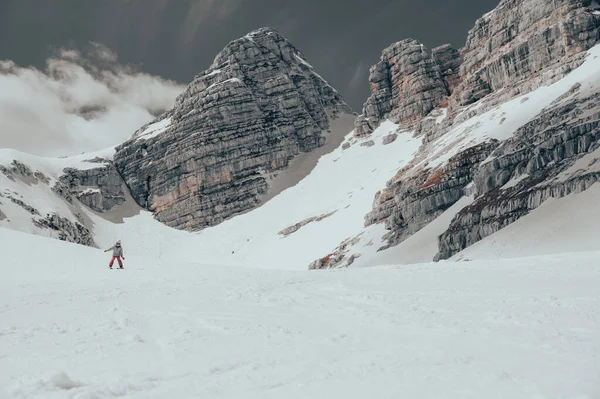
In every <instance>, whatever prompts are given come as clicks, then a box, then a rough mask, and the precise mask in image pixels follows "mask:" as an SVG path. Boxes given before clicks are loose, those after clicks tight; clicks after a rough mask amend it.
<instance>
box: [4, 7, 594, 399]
mask: <svg viewBox="0 0 600 399" xmlns="http://www.w3.org/2000/svg"><path fill="white" fill-rule="evenodd" d="M598 43H600V5H598V4H597V2H593V1H590V0H555V1H551V2H548V1H538V0H502V1H501V2H500V4H499V6H498V7H497V8H496V9H495V10H493V11H492V12H490V13H488V14H486V15H484V16H482V18H480V19H479V20H478V21H477V22H476V24H475V27H474V28H473V29H472V30H471V31H470V33H469V36H468V39H467V42H466V45H465V47H464V48H462V49H453V48H452V47H451V46H449V45H446V46H441V47H438V48H435V49H433V50H431V51H429V50H428V49H427V48H426V47H425V46H423V45H422V44H420V43H419V42H418V41H416V40H413V39H408V40H402V41H400V42H396V43H394V44H393V45H391V46H390V47H389V48H387V49H385V50H384V51H383V52H382V56H381V59H380V61H379V62H378V63H377V64H376V65H374V66H373V68H371V71H370V78H369V80H370V83H371V88H372V95H371V96H370V98H369V99H367V101H366V103H365V106H364V109H363V113H362V114H361V115H360V116H356V115H352V114H351V113H350V110H349V109H348V107H347V106H346V104H345V103H344V101H343V99H342V98H341V97H340V96H339V94H338V93H337V91H335V89H333V88H332V87H331V86H329V85H328V84H327V82H325V80H323V78H322V77H320V76H319V75H318V74H317V72H316V71H315V70H314V68H313V67H312V66H311V65H310V64H309V63H308V62H307V60H306V59H305V57H304V56H303V55H302V54H301V53H300V52H299V51H298V50H297V49H296V48H295V47H294V46H293V45H292V44H291V43H289V42H288V41H287V40H285V38H283V37H282V36H281V35H280V34H279V33H277V32H276V31H274V30H272V29H268V28H263V29H259V30H257V31H255V32H252V33H250V34H248V35H247V36H244V37H242V38H240V39H237V40H234V41H232V42H231V43H230V44H229V45H228V46H227V47H226V48H225V49H224V50H223V52H221V53H220V54H219V55H217V57H216V58H215V62H214V64H213V65H212V66H211V68H210V69H209V70H207V71H205V72H202V73H200V74H199V75H198V76H197V77H196V79H195V80H194V81H193V82H192V83H191V84H190V85H189V86H188V87H187V89H186V90H185V91H184V92H183V93H182V94H181V95H180V96H179V98H178V99H177V101H176V104H175V107H174V108H173V109H172V110H171V111H168V112H167V113H165V114H163V115H161V116H160V117H158V118H157V119H156V120H155V121H153V122H151V123H149V124H148V125H145V126H142V127H140V129H139V130H138V131H137V132H135V133H133V136H132V138H131V139H129V140H127V141H126V142H124V143H115V144H116V147H115V148H108V149H105V150H102V151H98V152H96V153H89V154H81V155H77V156H71V157H64V158H48V157H40V156H33V155H30V154H25V153H22V152H18V151H15V150H11V149H0V242H1V243H2V245H3V246H2V253H3V262H2V267H3V269H2V271H3V276H4V277H5V278H3V279H1V280H0V303H1V304H2V305H0V389H3V390H2V391H0V392H2V393H5V395H6V396H7V397H9V398H110V397H128V398H148V397H153V398H154V397H157V398H159V397H160V398H164V397H178V398H179V397H180V398H188V397H211V398H213V397H214V398H240V397H244V398H253V397H257V398H270V397H273V398H274V397H277V398H280V397H309V396H313V397H325V396H331V397H344V398H355V397H356V398H358V397H361V398H362V397H365V396H369V397H398V396H408V397H423V398H439V397H445V398H481V397H489V396H499V397H507V398H531V397H540V398H541V397H560V398H589V399H592V398H595V397H596V396H595V395H597V392H598V375H600V374H599V373H600V366H599V364H598V361H597V355H596V354H597V353H598V350H599V349H600V348H599V347H598V343H599V342H600V340H598V333H597V331H600V321H599V320H598V318H597V317H596V316H595V315H597V313H598V311H599V310H600V296H599V294H598V289H597V287H598V285H599V283H600V281H599V279H600V277H599V274H598V264H600V263H599V262H600V252H598V249H599V248H600V247H599V246H598V244H597V237H598V236H599V234H600V223H599V221H600V205H599V204H600V185H599V184H595V183H596V182H597V181H598V180H599V179H600V44H598ZM39 236H44V237H39ZM117 239H120V240H121V241H122V242H123V246H124V251H125V257H126V260H125V265H126V268H125V270H124V271H108V270H107V268H106V262H107V260H108V259H107V257H106V256H105V254H103V253H102V252H101V251H99V250H98V248H101V249H104V248H108V247H109V246H111V245H112V243H114V241H115V240H117ZM59 240H62V241H67V242H60V241H59ZM434 259H435V260H437V261H438V263H434V262H433V260H434ZM400 265H403V266H400ZM408 265H411V266H408ZM348 266H350V268H349V269H347V270H343V271H338V270H329V271H327V270H322V271H310V272H309V271H308V270H307V269H333V268H338V267H348ZM282 269H287V270H282ZM112 273H115V274H112ZM490 393H492V394H490ZM2 397H4V396H2Z"/></svg>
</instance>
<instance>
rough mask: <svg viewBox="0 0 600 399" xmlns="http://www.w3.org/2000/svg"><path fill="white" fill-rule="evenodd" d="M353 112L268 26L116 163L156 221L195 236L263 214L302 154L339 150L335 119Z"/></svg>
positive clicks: (219, 63)
mask: <svg viewBox="0 0 600 399" xmlns="http://www.w3.org/2000/svg"><path fill="white" fill-rule="evenodd" d="M350 113H351V110H350V109H349V107H348V106H347V105H346V103H345V102H344V101H343V99H342V98H341V97H340V95H339V94H338V93H337V92H336V91H335V90H334V89H333V88H332V87H331V86H329V85H328V84H327V83H326V82H325V81H324V80H323V79H322V78H321V77H320V76H319V75H318V74H316V73H315V71H314V69H313V68H312V66H310V64H308V63H307V62H306V60H305V58H304V56H303V55H302V54H301V53H300V52H299V51H298V50H297V49H296V48H295V47H294V46H293V45H292V44H291V43H289V42H288V41H287V40H286V39H285V38H283V37H282V36H281V35H280V34H279V33H278V32H276V31H275V30H272V29H268V28H263V29H259V30H257V31H254V32H252V33H250V34H248V35H247V36H245V37H242V38H240V39H237V40H234V41H233V42H231V43H229V44H228V45H227V47H226V48H225V49H224V50H223V51H222V52H221V53H219V54H218V55H217V57H216V58H215V60H214V62H213V64H212V65H211V67H210V68H209V69H208V70H207V71H205V72H203V73H201V74H200V75H198V76H197V77H196V78H195V79H194V81H193V82H192V83H191V84H190V85H189V86H188V87H187V89H186V90H185V92H184V93H182V94H181V95H180V96H179V97H178V98H177V100H176V103H175V106H174V108H173V109H172V110H171V111H169V112H167V113H166V114H164V115H162V116H161V117H159V118H158V119H157V120H156V121H155V122H154V123H152V124H149V125H147V126H144V127H143V128H142V129H140V130H139V131H138V132H136V134H135V135H134V136H133V138H132V139H131V140H129V141H127V142H126V143H124V144H122V145H120V146H119V147H118V148H117V153H116V155H115V165H116V167H117V169H118V171H119V173H120V174H121V176H122V177H123V178H124V180H125V182H126V183H127V186H128V187H129V189H130V191H131V194H132V196H133V198H134V199H135V200H136V202H138V204H140V205H141V206H143V207H145V208H147V209H149V210H151V211H153V212H154V214H155V216H156V218H157V219H158V220H160V221H162V222H163V223H165V224H167V225H169V226H172V227H176V228H180V229H198V228H202V227H205V226H211V225H215V224H218V223H220V222H222V221H223V220H225V219H227V218H228V217H230V216H232V215H235V214H238V213H241V212H244V211H247V210H249V209H252V208H254V207H256V206H257V205H258V204H260V202H261V198H264V196H267V195H269V189H270V187H271V186H273V185H274V182H273V181H271V179H272V178H273V177H274V175H275V174H276V172H277V171H281V170H284V169H286V168H287V167H288V165H289V164H290V161H292V160H293V159H294V158H295V157H296V156H297V155H298V154H300V153H302V152H310V151H313V150H315V149H317V148H319V147H322V146H323V145H324V144H325V143H326V141H330V142H331V141H334V142H336V144H339V143H341V141H342V139H343V136H342V135H341V134H340V133H341V132H337V131H336V129H337V127H336V123H335V122H336V120H338V118H341V117H342V115H344V114H350ZM344 129H345V128H344ZM349 130H350V129H348V130H347V131H346V132H343V134H345V133H347V132H348V131H349ZM307 172H308V171H307ZM307 172H306V173H307ZM277 186H282V184H281V182H278V184H277Z"/></svg>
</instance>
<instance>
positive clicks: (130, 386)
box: [0, 228, 600, 399]
mask: <svg viewBox="0 0 600 399" xmlns="http://www.w3.org/2000/svg"><path fill="white" fill-rule="evenodd" d="M0 242H10V243H11V249H10V250H3V257H4V259H3V262H2V266H1V267H2V269H3V270H2V272H3V278H2V279H1V280H0V386H1V387H2V391H0V392H2V393H1V394H0V395H3V396H0V397H5V398H28V399H30V398H31V399H34V398H44V399H46V398H47V399H52V398H78V399H82V398H112V397H127V398H167V397H169V398H198V397H203V398H208V397H210V398H241V397H243V398H261V399H264V398H306V397H340V398H348V399H350V398H364V397H373V398H397V397H400V396H402V397H410V398H442V397H443V398H482V397H494V398H511V399H514V398H581V399H583V398H587V399H593V398H596V397H597V395H598V394H599V393H600V385H599V381H600V380H599V379H598V376H599V375H600V359H599V358H598V353H600V339H599V338H600V337H599V334H600V333H599V331H600V319H598V317H597V315H598V312H599V311H600V291H598V287H599V286H600V252H587V253H580V254H568V255H555V256H540V257H537V258H526V259H512V260H508V261H472V262H458V263H454V262H449V261H447V262H441V263H439V264H423V265H414V266H402V267H399V266H384V267H375V268H368V269H347V270H343V271H340V270H336V271H319V272H308V271H285V270H256V269H248V268H234V267H224V266H218V267H215V266H210V265H205V264H201V263H182V262H168V263H164V262H159V261H157V260H156V259H153V258H142V257H131V258H130V259H129V258H128V259H126V266H127V268H126V269H125V270H108V269H107V268H106V267H105V265H104V263H105V261H106V260H107V257H106V256H104V255H105V254H103V253H101V252H100V251H98V250H94V249H90V248H86V247H82V246H77V245H74V244H67V243H64V242H59V241H57V240H52V239H47V238H43V237H36V236H33V235H27V234H23V233H19V232H14V231H10V230H7V229H3V228H0ZM32 249H35V250H32Z"/></svg>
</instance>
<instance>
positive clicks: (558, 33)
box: [457, 0, 600, 105]
mask: <svg viewBox="0 0 600 399" xmlns="http://www.w3.org/2000/svg"><path fill="white" fill-rule="evenodd" d="M597 8H598V3H597V2H595V1H594V0H502V1H501V2H500V4H499V5H498V7H496V8H495V9H494V10H493V11H492V12H490V13H488V14H486V15H484V16H483V17H482V18H480V19H478V20H477V22H476V23H475V27H474V28H473V29H471V31H469V34H468V37H467V42H466V45H465V47H464V48H463V49H462V52H463V59H464V62H463V63H462V65H461V71H460V73H461V76H462V80H463V84H462V85H461V87H460V88H459V90H458V91H459V93H458V94H457V100H458V102H459V104H461V105H466V104H471V103H473V102H476V101H478V100H480V99H481V98H483V97H485V96H486V95H487V94H489V93H491V92H495V91H498V90H500V89H503V88H507V87H511V86H513V85H514V84H515V83H520V82H522V81H523V80H525V79H532V78H534V80H536V81H537V82H536V85H540V84H542V83H547V82H548V79H549V78H550V79H552V78H553V79H558V78H560V77H562V76H564V74H565V73H568V72H569V70H568V69H567V70H561V69H562V66H563V65H564V64H565V63H564V61H565V59H566V58H567V57H569V56H572V55H575V54H578V53H581V52H582V51H585V50H588V49H589V48H591V47H592V46H593V45H594V44H596V43H597V42H598V41H599V40H600V15H598V13H597V12H596V9H597ZM556 70H557V71H556ZM538 78H542V79H543V81H542V80H541V79H538ZM534 88H535V87H529V89H534Z"/></svg>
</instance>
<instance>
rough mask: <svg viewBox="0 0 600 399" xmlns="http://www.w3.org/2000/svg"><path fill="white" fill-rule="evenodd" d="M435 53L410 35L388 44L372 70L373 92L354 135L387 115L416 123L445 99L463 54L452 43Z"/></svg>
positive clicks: (406, 122)
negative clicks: (451, 46) (456, 50)
mask: <svg viewBox="0 0 600 399" xmlns="http://www.w3.org/2000/svg"><path fill="white" fill-rule="evenodd" d="M435 54H436V56H437V59H438V60H439V62H441V63H442V67H443V68H444V71H445V72H444V73H442V70H441V69H440V66H439V65H438V64H437V63H436V60H435V57H433V56H432V55H431V54H430V53H429V51H428V50H427V49H426V48H425V46H423V45H422V44H421V43H419V42H418V41H416V40H413V39H407V40H403V41H400V42H397V43H394V44H392V45H391V46H390V47H388V48H386V49H385V50H384V51H383V53H382V55H381V60H380V61H379V62H378V63H377V64H375V65H374V66H373V67H371V69H370V70H369V84H370V86H371V96H370V97H369V99H368V100H367V102H366V103H365V105H364V107H363V113H362V115H361V116H360V117H359V118H358V119H357V120H356V124H355V135H356V136H359V137H360V136H364V135H366V134H369V133H371V132H372V131H373V130H374V129H375V128H376V127H377V125H378V124H379V122H380V121H381V120H382V119H384V118H390V119H391V120H392V121H394V122H397V123H400V124H413V123H415V122H417V121H418V120H419V118H421V117H424V116H426V115H427V114H428V113H429V112H431V111H432V110H433V109H434V108H436V107H438V106H439V105H441V104H443V103H444V100H445V98H446V96H448V94H449V87H450V85H449V83H447V82H446V80H444V77H449V78H450V81H452V82H453V83H452V86H454V85H455V82H454V81H453V79H452V78H451V76H453V75H455V74H456V70H457V68H458V65H459V64H460V57H458V58H457V54H456V53H455V52H453V51H452V50H451V48H450V47H449V46H447V47H443V48H438V49H437V50H436V53H435Z"/></svg>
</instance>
